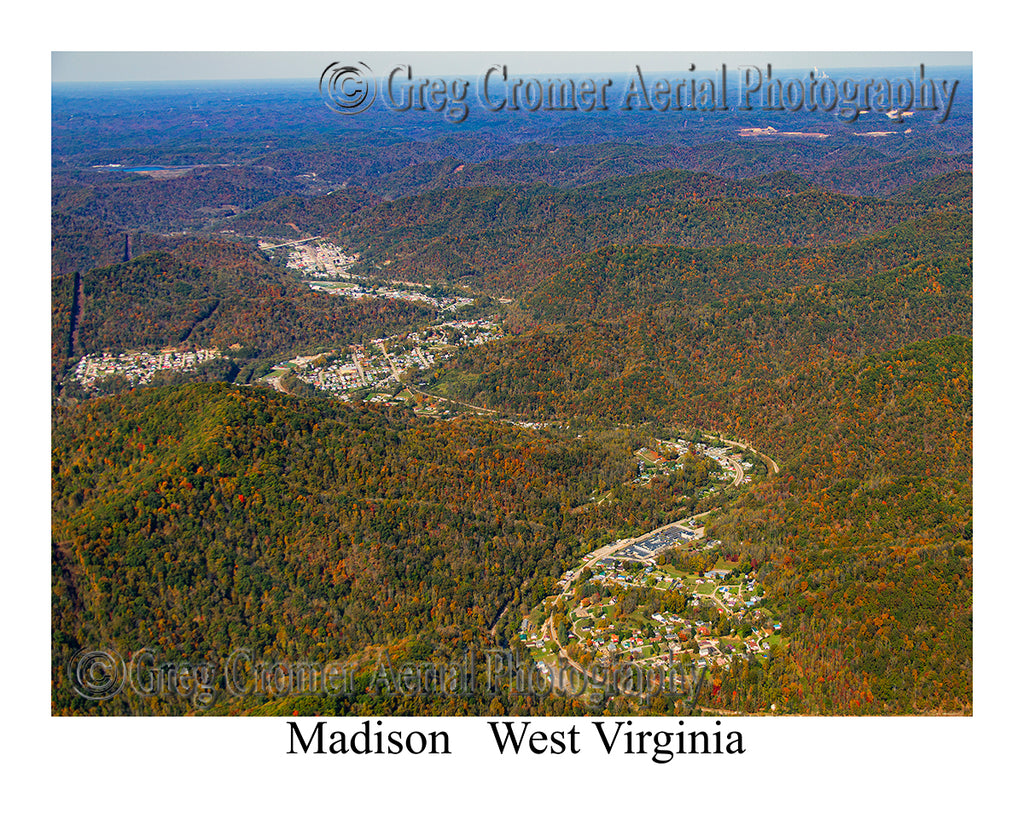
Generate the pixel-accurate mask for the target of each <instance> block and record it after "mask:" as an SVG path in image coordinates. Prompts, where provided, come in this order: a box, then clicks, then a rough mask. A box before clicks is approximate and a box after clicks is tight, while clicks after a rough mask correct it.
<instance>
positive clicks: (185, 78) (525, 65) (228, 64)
mask: <svg viewBox="0 0 1024 819" xmlns="http://www.w3.org/2000/svg"><path fill="white" fill-rule="evenodd" d="M335 61H351V62H358V61H363V62H366V63H367V64H369V65H370V67H371V68H372V69H374V74H375V75H376V76H378V77H379V76H382V75H385V74H386V73H387V72H388V70H389V69H390V68H391V67H393V66H396V65H406V64H408V65H412V67H413V69H414V70H417V69H418V70H419V72H421V75H428V74H429V75H431V76H448V77H450V76H458V75H463V76H465V75H467V74H472V75H476V74H479V73H482V72H484V71H486V70H487V68H488V67H489V66H490V65H493V64H502V63H504V64H508V65H509V69H510V71H514V72H515V73H516V74H520V75H527V74H530V75H539V74H546V75H559V76H573V75H587V74H596V73H598V72H600V73H602V74H622V73H627V72H629V71H630V70H632V67H633V65H635V64H638V63H639V64H640V66H641V68H643V69H644V70H645V71H652V72H653V71H659V72H669V71H686V70H687V66H688V65H689V64H694V65H695V66H696V72H697V73H702V72H705V71H713V70H717V69H719V67H720V66H721V64H722V63H725V64H726V66H728V67H729V68H730V70H732V69H734V68H738V67H739V66H740V65H758V66H764V65H766V64H768V63H771V65H772V66H773V68H774V69H776V70H778V71H780V72H787V73H788V72H792V71H805V70H810V69H811V68H813V67H815V66H818V67H821V68H822V69H824V70H826V71H829V72H833V71H864V70H873V69H880V70H882V69H884V70H908V69H910V68H914V67H916V66H918V65H920V64H922V63H923V64H924V65H925V66H926V68H931V69H939V68H945V69H967V70H971V71H973V53H972V52H957V51H945V52H934V51H930V52H910V51H899V52H876V51H867V52H849V51H836V52H822V51H806V52H805V51H788V52H787V51H780V52H766V51H751V52H740V51H736V52H696V51H695V52H664V51H650V52H630V51H622V52H617V51H608V52H594V51H591V52H587V51H584V52H552V51H520V52H509V51H495V52H486V51H465V52H422V51H407V52H397V51H395V52H392V51H387V52H383V51H365V52H358V51H354V50H350V51H347V52H343V53H331V52H258V53H253V52H185V51H182V52H56V51H55V52H51V85H63V84H76V85H85V84H104V85H109V84H113V83H132V84H144V83H196V82H198V83H217V82H232V83H238V82H273V81H277V82H292V81H295V82H301V81H305V80H308V79H311V78H317V77H319V76H320V73H321V72H322V71H323V69H324V67H325V66H327V65H329V64H330V63H331V62H335ZM583 61H586V62H587V63H588V65H587V67H581V63H582V62H583Z"/></svg>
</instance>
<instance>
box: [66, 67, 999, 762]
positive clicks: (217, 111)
mask: <svg viewBox="0 0 1024 819" xmlns="http://www.w3.org/2000/svg"><path fill="white" fill-rule="evenodd" d="M149 56H150V58H151V60H152V62H153V63H154V64H158V65H159V67H160V69H161V70H162V71H163V72H164V73H163V74H162V75H161V77H160V79H150V80H146V81H141V80H134V79H117V78H116V76H115V75H114V74H113V73H112V72H116V71H117V70H118V66H119V65H121V64H123V65H125V66H129V65H131V64H132V63H137V62H138V59H139V58H138V56H137V55H131V54H128V53H127V52H125V53H118V52H102V53H85V52H70V51H67V52H53V54H52V67H53V72H52V83H51V86H50V90H51V99H50V133H51V142H50V159H51V165H50V182H51V198H50V201H51V209H50V235H51V253H50V256H51V273H50V281H51V285H50V306H51V315H50V319H51V332H50V338H51V354H50V413H51V417H50V425H49V436H50V450H51V451H50V456H51V469H50V482H51V494H50V499H49V512H50V521H49V526H50V553H51V558H50V633H51V646H50V649H51V650H50V656H51V667H50V679H51V703H50V713H51V714H52V715H53V716H56V717H64V716H83V715H89V716H186V715H187V716H195V717H199V718H200V719H199V720H197V722H202V721H203V720H202V717H207V716H219V717H262V716H266V717H288V718H295V717H299V718H307V717H308V718H314V717H354V718H357V721H356V722H354V723H352V724H353V725H356V726H357V727H361V726H364V725H365V726H367V728H366V732H367V742H371V743H373V742H375V743H377V744H378V745H380V744H381V743H384V745H387V744H388V743H389V742H396V743H399V744H401V745H402V748H403V749H404V750H405V751H406V752H408V753H412V754H416V753H420V752H422V751H423V750H424V748H420V749H419V750H417V747H418V746H417V745H416V743H417V742H422V743H426V744H427V745H426V746H424V747H426V748H427V751H428V752H429V751H430V748H429V743H431V742H436V740H437V739H438V736H437V734H436V732H435V733H433V734H432V733H431V732H430V731H428V730H426V729H424V730H423V731H422V732H420V733H416V732H413V733H407V734H406V735H405V736H404V737H395V736H393V735H390V734H386V733H385V734H380V733H379V732H378V734H377V735H376V736H374V733H373V732H374V731H375V730H376V728H375V726H377V725H378V723H377V722H376V720H377V719H378V718H384V717H405V716H409V717H414V716H415V717H485V718H488V719H490V720H492V721H493V720H496V719H513V718H541V717H563V718H570V717H571V718H578V719H581V720H589V719H594V718H597V719H602V720H604V721H605V722H604V723H602V724H603V725H604V726H605V727H604V728H601V729H600V730H601V732H602V733H601V738H602V740H604V737H605V734H604V731H606V730H607V726H608V725H609V724H611V723H609V722H608V721H609V720H621V723H617V724H619V725H620V726H621V725H627V723H626V722H625V720H627V719H629V720H633V719H643V718H647V717H663V718H664V717H671V718H673V719H672V720H671V721H670V726H671V730H673V731H676V730H677V728H680V726H683V728H684V729H685V730H689V728H690V726H691V724H692V725H693V726H697V725H705V726H706V725H710V726H711V727H710V728H705V729H704V732H703V737H702V739H701V741H700V742H699V743H698V742H697V741H696V738H695V737H694V736H693V735H692V734H684V733H683V731H682V729H681V730H680V731H679V738H678V751H679V752H680V753H708V752H709V751H708V750H707V745H708V743H709V742H710V743H717V742H721V745H722V750H723V751H725V750H726V747H725V746H726V744H727V742H728V741H729V736H730V735H727V734H726V733H725V728H724V727H723V729H722V731H721V732H720V734H721V735H720V736H718V734H716V733H715V725H716V724H717V723H715V720H716V719H718V720H720V721H721V720H723V719H726V720H727V719H729V718H732V717H738V716H758V717H767V718H776V717H794V716H797V717H812V716H828V717H857V716H874V717H878V716H955V717H965V716H971V715H973V713H974V661H973V657H974V637H973V616H974V606H973V598H974V591H973V588H974V587H973V565H974V564H973V491H972V487H973V480H974V468H973V458H974V447H973V435H974V430H973V352H972V350H973V342H972V327H973V323H974V310H973V299H974V289H973V201H974V200H973V149H974V145H973V140H974V127H973V111H974V102H973V93H974V88H973V73H972V72H973V69H972V54H971V53H970V52H922V53H915V52H910V51H907V52H902V51H901V52H874V51H872V52H785V51H780V52H774V53H770V52H764V53H739V52H737V53H726V54H717V53H710V52H708V53H705V52H694V53H688V52H674V53H667V52H648V53H644V52H637V53H633V52H568V51H567V52H560V53H553V52H541V51H536V52H527V51H522V52H494V53H490V52H482V51H481V52H474V51H465V52H436V53H435V52H406V53H402V52H382V51H365V52H351V51H349V52H346V51H342V52H338V53H336V54H333V55H332V54H328V53H320V52H316V53H301V52H295V53H292V52H278V53H252V54H243V53H235V52H223V53H217V52H203V53H202V54H199V55H190V54H188V53H185V52H180V53H172V52H166V53H154V54H151V55H149ZM203 65H207V66H211V67H213V68H216V67H217V66H221V67H223V66H227V67H228V68H230V69H231V70H230V71H221V72H220V73H219V74H217V73H216V72H213V73H211V74H209V75H208V76H220V77H221V78H220V79H193V76H195V73H196V72H197V71H199V69H197V68H196V66H200V68H201V67H202V66H203ZM261 66H262V69H261V70H260V71H255V70H253V69H255V68H260V67H261ZM98 68H99V69H102V71H101V70H98ZM247 70H248V71H249V73H246V71H247ZM104 71H105V72H106V73H104ZM176 72H177V73H176ZM200 73H201V72H200ZM124 76H126V77H129V76H132V75H131V74H129V73H126V74H125V75H124ZM253 77H255V79H254V78H253ZM1006 581H1007V583H1008V585H1009V586H1011V587H1012V581H1013V578H1012V577H1011V576H1007V577H1006ZM1005 625H1007V626H1008V627H1009V626H1011V625H1012V624H1010V623H1007V624H1005ZM1008 636H1009V635H1008ZM364 720H365V722H364ZM691 720H692V723H691ZM683 721H685V726H684V725H683ZM765 721H771V720H770V719H769V720H762V722H765ZM65 722H74V721H73V720H72V721H67V720H65ZM133 722H136V721H133ZM231 722H232V724H234V723H235V722H237V721H231ZM790 722H798V721H796V720H790ZM844 722H845V721H844ZM854 722H856V720H854ZM879 722H881V721H879ZM945 722H946V723H947V724H951V723H957V722H958V720H947V721H945ZM959 722H962V721H959ZM303 724H312V723H303ZM345 724H348V723H345ZM424 724H425V723H424ZM493 724H495V725H496V724H497V723H493ZM630 724H631V723H630ZM726 727H727V726H726ZM485 730H487V729H485ZM509 730H511V729H509ZM625 730H626V729H625V728H623V731H625ZM309 736H310V735H308V734H304V735H303V737H304V739H303V740H302V741H303V742H305V743H307V744H308V742H309V741H310V740H309ZM709 737H710V738H709ZM324 738H326V734H325V735H324ZM507 738H508V737H506V739H507ZM495 739H496V740H498V737H497V734H495ZM641 739H642V737H641ZM498 741H499V744H501V741H500V740H498ZM510 741H511V740H510ZM626 741H627V740H626V739H623V738H620V739H618V742H620V743H625V742H626ZM630 741H635V738H630ZM672 742H673V743H675V742H676V739H675V738H673V740H672ZM700 745H703V746H704V750H701V748H700V747H697V746H700ZM501 747H502V748H503V749H504V745H502V746H501ZM672 747H673V748H676V745H675V744H673V745H672ZM441 752H442V753H443V751H441ZM503 752H504V750H503Z"/></svg>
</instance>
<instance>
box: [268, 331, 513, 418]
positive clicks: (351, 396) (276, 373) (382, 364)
mask: <svg viewBox="0 0 1024 819" xmlns="http://www.w3.org/2000/svg"><path fill="white" fill-rule="evenodd" d="M500 337H501V330H500V328H499V327H498V325H497V324H495V323H494V322H492V321H490V320H489V319H472V320H465V321H445V322H440V323H438V324H434V325H431V326H430V327H428V328H426V329H423V330H420V331H419V332H412V333H403V334H402V335H397V336H392V337H388V338H377V339H373V341H372V342H371V343H369V344H366V345H362V344H354V345H352V346H351V347H349V348H348V349H347V350H332V351H330V352H327V353H321V354H316V355H305V356H297V357H296V358H292V359H289V360H288V361H282V362H280V363H278V364H277V365H276V366H275V367H274V369H273V370H272V371H271V372H270V374H269V375H267V376H266V378H265V380H266V381H267V382H268V383H270V384H271V385H272V386H274V387H275V388H277V389H279V390H280V389H283V387H282V385H281V379H282V378H283V377H284V376H285V375H287V374H288V373H289V372H291V373H293V374H294V376H295V377H296V378H298V379H299V380H300V381H303V382H305V383H307V384H310V385H312V386H314V387H316V388H317V389H320V390H324V391H326V392H329V393H332V394H334V395H336V396H337V397H339V398H341V399H343V400H346V401H353V400H366V401H371V402H374V403H380V402H401V401H408V400H410V399H411V398H412V394H411V392H410V389H409V388H407V387H403V383H404V382H403V375H404V374H405V373H407V372H410V371H411V372H418V371H421V370H426V369H428V368H430V367H433V366H435V365H436V364H439V363H441V362H442V361H444V360H446V359H448V358H450V357H451V356H452V355H454V354H455V351H456V350H457V349H458V348H459V347H467V346H474V345H479V344H486V343H487V342H488V341H492V340H494V339H497V338H500ZM438 412H440V413H441V414H448V413H447V412H445V411H444V410H438Z"/></svg>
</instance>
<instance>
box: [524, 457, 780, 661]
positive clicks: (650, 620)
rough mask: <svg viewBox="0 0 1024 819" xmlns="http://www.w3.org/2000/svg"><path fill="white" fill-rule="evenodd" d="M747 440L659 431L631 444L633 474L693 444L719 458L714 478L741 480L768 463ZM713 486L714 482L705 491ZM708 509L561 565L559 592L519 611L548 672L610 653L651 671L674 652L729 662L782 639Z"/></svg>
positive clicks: (675, 657)
mask: <svg viewBox="0 0 1024 819" xmlns="http://www.w3.org/2000/svg"><path fill="white" fill-rule="evenodd" d="M745 448H746V447H745V446H744V445H742V444H739V442H729V443H728V444H726V443H725V442H714V443H708V442H706V441H701V442H686V441H683V440H680V439H676V440H657V441H656V442H655V446H653V447H643V448H641V449H639V450H637V452H636V453H635V454H636V457H637V467H638V471H639V473H640V475H639V477H638V478H636V479H635V480H634V483H641V484H643V483H649V482H650V480H651V479H652V477H653V476H654V475H658V474H666V473H667V472H669V471H671V470H673V469H676V468H679V465H678V464H675V463H673V462H672V461H671V456H672V455H674V454H679V455H683V454H687V453H689V454H694V455H698V456H701V457H704V458H708V459H709V460H712V461H714V462H715V463H716V464H717V465H718V466H719V467H720V470H717V471H713V472H711V473H710V474H709V477H710V478H711V479H712V480H717V481H718V482H729V483H730V484H731V485H732V486H740V485H741V484H745V483H748V482H749V481H750V480H751V472H752V471H753V470H754V469H755V466H763V464H762V463H761V461H760V459H757V458H753V456H748V455H747V454H745V453H744V449H745ZM666 455H668V456H670V457H669V458H666V457H665V456H666ZM761 457H763V458H764V460H765V461H766V462H767V463H768V464H769V465H771V466H772V467H774V461H772V460H771V459H770V458H767V457H766V456H761ZM755 461H756V464H755ZM715 491H719V490H716V489H715V488H714V486H712V485H709V486H707V487H703V488H702V489H701V490H700V492H699V495H700V496H703V495H706V494H709V493H711V492H715ZM711 514H713V511H709V512H704V513H702V514H698V515H694V516H693V517H691V518H686V519H682V520H678V521H675V522H673V523H669V524H665V525H663V526H661V527H659V528H657V529H654V530H651V531H648V532H646V533H644V534H641V535H639V536H636V537H631V538H622V539H620V540H617V541H615V542H613V543H611V544H609V545H606V546H603V547H600V548H598V549H595V550H593V551H591V552H590V553H588V554H587V555H585V556H584V557H583V558H582V560H581V562H580V563H579V564H578V565H577V566H575V567H574V568H573V569H571V570H569V571H567V572H565V573H564V574H563V575H562V576H561V578H560V579H559V581H558V584H557V589H558V590H557V592H556V593H555V594H554V595H552V596H551V597H548V598H547V599H546V600H544V601H542V603H541V604H540V605H538V606H537V607H536V608H535V609H534V610H533V611H532V612H531V613H530V614H529V616H527V617H526V618H524V619H523V622H522V625H521V628H520V633H519V637H520V639H521V640H522V641H523V643H524V644H525V645H526V647H527V648H528V649H529V650H530V652H531V654H532V656H533V659H534V661H535V662H536V665H537V668H538V669H539V671H540V673H541V674H542V676H543V677H544V679H546V680H548V681H552V680H555V679H556V678H557V675H556V668H557V667H561V666H563V665H564V664H566V663H567V664H568V665H569V666H572V667H573V668H575V669H576V670H577V671H579V672H583V671H584V669H587V668H591V667H594V666H595V665H601V664H607V663H632V664H634V665H635V666H637V667H639V668H641V669H648V670H654V671H663V670H664V669H666V668H667V667H669V666H670V665H672V664H673V663H678V662H683V663H684V664H685V663H691V662H692V663H693V665H694V667H696V668H709V667H728V666H730V665H731V664H732V662H733V661H734V660H735V659H736V658H738V657H744V658H748V659H749V658H753V657H758V656H761V655H764V654H765V653H767V652H768V651H769V650H770V649H771V648H772V647H775V646H776V645H779V644H780V643H783V642H785V640H786V638H785V637H783V636H782V623H781V622H779V621H778V619H777V617H776V615H775V613H774V612H773V611H772V610H771V608H770V607H769V605H768V604H766V602H765V589H764V587H763V586H762V585H761V583H760V582H759V581H758V580H757V578H756V576H755V572H754V571H752V570H750V567H749V566H748V567H744V568H741V566H740V564H739V563H738V562H736V561H734V560H730V559H729V558H728V557H727V556H726V555H725V554H723V552H722V548H721V547H722V545H723V544H722V542H721V541H719V540H709V539H708V538H707V537H706V533H705V527H704V520H705V519H706V518H707V517H708V516H709V515H711ZM680 558H681V559H680Z"/></svg>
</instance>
